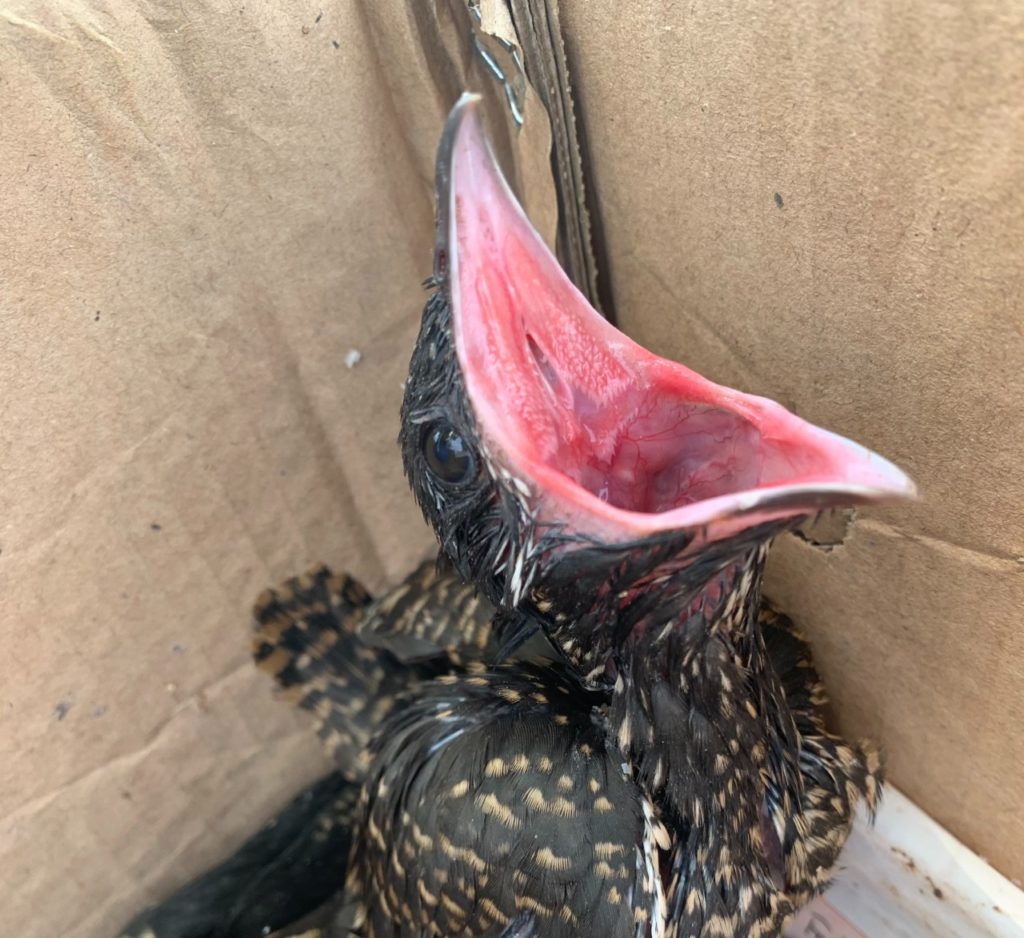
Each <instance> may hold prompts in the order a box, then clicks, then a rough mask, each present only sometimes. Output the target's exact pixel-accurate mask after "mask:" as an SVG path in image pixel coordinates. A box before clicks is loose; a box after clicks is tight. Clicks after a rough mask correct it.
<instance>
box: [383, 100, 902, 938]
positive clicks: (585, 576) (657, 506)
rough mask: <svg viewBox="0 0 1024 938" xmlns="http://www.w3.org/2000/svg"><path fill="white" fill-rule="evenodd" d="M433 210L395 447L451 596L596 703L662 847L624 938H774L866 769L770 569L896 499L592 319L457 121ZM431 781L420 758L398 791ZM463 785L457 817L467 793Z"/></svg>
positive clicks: (869, 783) (445, 140)
mask: <svg viewBox="0 0 1024 938" xmlns="http://www.w3.org/2000/svg"><path fill="white" fill-rule="evenodd" d="M437 191H438V225H437V242H436V245H435V267H434V283H435V285H436V286H437V288H438V289H437V291H436V292H435V294H434V296H433V297H432V298H431V299H430V300H429V301H428V303H427V305H426V309H425V311H424V315H423V319H422V322H421V328H420V333H419V336H418V339H417V342H416V345H415V349H414V353H413V358H412V362H411V364H410V372H409V379H408V381H407V383H406V392H405V399H404V402H403V411H402V422H401V434H400V444H401V449H402V454H403V461H404V465H405V470H406V474H407V476H408V478H409V480H410V482H411V485H412V489H413V493H414V495H415V497H416V500H417V502H418V503H419V505H420V507H421V509H422V511H423V514H424V516H425V518H426V520H427V522H428V523H429V525H430V526H431V527H432V528H433V530H434V531H435V533H436V535H437V538H438V541H439V544H440V548H441V551H442V552H443V553H444V554H445V555H446V557H447V558H448V559H449V561H450V562H451V563H452V564H453V565H454V567H455V569H456V570H457V571H458V573H459V575H460V576H461V577H462V578H463V579H464V580H465V581H466V582H470V583H475V584H476V585H477V586H478V587H479V588H480V590H481V592H482V593H483V594H484V595H485V596H486V597H487V598H488V599H489V600H490V601H491V602H492V603H494V605H495V606H496V608H498V609H499V610H500V611H504V613H505V614H504V615H503V614H502V612H499V616H498V618H497V619H496V625H497V626H498V627H499V632H504V633H506V635H505V640H507V633H508V631H509V629H510V628H511V630H512V632H513V634H514V632H515V630H516V629H517V628H522V629H524V630H527V631H537V630H539V631H541V632H542V633H543V634H544V635H545V637H546V638H547V639H548V640H549V641H550V642H551V644H552V646H553V647H554V648H555V649H556V650H557V651H558V652H559V653H560V655H561V656H562V658H563V660H564V661H565V663H566V664H567V665H568V666H569V667H570V668H571V670H572V672H573V673H574V674H576V675H577V676H578V677H577V678H576V680H578V681H579V683H580V686H581V687H582V688H583V689H584V690H585V691H586V692H587V693H589V694H593V695H596V698H595V699H596V701H598V702H597V703H595V705H594V708H593V716H594V719H596V720H598V721H599V722H600V723H601V725H602V729H603V730H604V732H605V748H604V752H605V753H606V756H607V759H608V760H609V762H612V761H618V760H620V759H621V764H622V765H624V766H625V767H626V769H625V771H626V775H627V777H628V780H629V781H630V783H631V786H632V787H631V790H632V791H633V792H634V793H635V797H637V798H639V801H640V804H641V806H642V807H643V809H644V812H645V813H647V812H650V813H651V814H652V816H653V824H654V825H655V830H656V831H657V832H658V834H657V836H654V837H653V838H651V839H650V840H649V841H646V842H645V843H646V844H647V845H648V846H649V845H650V844H653V845H654V846H653V847H651V848H650V849H651V852H650V853H649V855H647V856H646V857H645V863H646V864H647V866H648V867H649V868H653V869H654V871H655V873H656V875H654V876H653V877H652V879H653V881H654V886H655V889H654V890H653V892H652V893H650V894H648V893H647V892H645V891H644V890H643V889H640V890H639V891H637V889H634V890H633V891H632V892H629V891H628V890H622V889H620V888H618V886H617V885H616V884H614V883H609V884H608V886H607V888H608V891H609V894H610V895H609V896H608V897H606V898H607V899H608V901H609V903H610V904H613V905H614V904H622V905H624V906H629V905H632V910H631V911H632V913H633V916H634V921H635V922H637V923H638V924H637V928H638V931H637V932H636V933H637V934H664V935H672V936H683V935H685V936H709V938H710V936H713V935H736V936H757V935H770V934H777V933H778V931H779V930H780V928H781V927H782V923H783V922H784V921H785V920H786V918H787V917H788V916H789V915H791V914H792V912H793V911H794V910H795V909H796V908H797V907H798V906H799V905H800V904H802V903H803V902H805V901H806V900H807V898H808V897H809V896H811V895H813V894H815V893H817V892H818V891H820V890H821V888H823V886H824V885H825V884H827V882H828V879H829V875H830V872H831V870H832V868H833V866H834V863H835V860H836V857H837V856H838V852H839V849H840V848H841V846H842V844H843V842H844V841H845V839H846V836H847V834H848V831H849V828H850V823H851V819H852V815H853V812H854V809H855V806H856V803H857V802H858V801H860V800H864V801H865V802H866V803H867V805H868V807H869V809H871V808H872V807H873V806H874V805H875V803H876V802H877V798H878V794H879V785H880V780H881V765H880V759H879V756H878V753H877V751H876V750H874V749H873V748H872V747H871V746H869V745H861V746H850V745H847V744H846V743H845V742H843V741H842V740H840V739H837V738H836V737H835V736H832V735H830V734H828V733H827V731H826V729H825V724H824V719H823V716H822V710H821V706H822V703H823V699H822V690H821V686H820V681H819V680H818V678H817V676H816V674H815V673H814V670H813V667H812V666H811V665H810V662H809V651H808V649H807V646H806V643H805V642H804V641H803V639H802V638H801V636H800V635H799V633H798V631H797V630H796V629H795V628H793V627H792V624H791V623H790V622H789V621H788V620H787V619H786V618H785V617H783V616H781V615H779V614H778V613H776V612H775V611H774V610H772V609H771V607H768V606H766V605H765V604H764V602H763V600H762V590H761V585H762V580H763V571H764V564H765V560H766V557H767V553H768V547H769V545H770V544H771V542H772V541H773V540H774V539H775V538H776V537H777V536H778V535H780V534H782V533H783V532H785V531H787V530H790V529H792V528H794V527H795V526H797V525H798V524H800V523H802V522H803V521H805V520H806V519H807V518H808V517H809V516H813V515H815V514H817V513H819V512H821V511H824V510H828V509H833V508H840V507H848V506H858V505H867V504H886V503H893V502H899V501H902V500H909V499H913V498H915V497H916V488H915V486H914V484H913V482H912V481H911V480H910V478H909V477H908V476H907V475H906V474H905V473H904V472H903V471H901V470H900V469H899V468H898V467H896V466H895V465H893V464H892V463H891V462H889V461H887V460H885V459H884V458H882V457H881V456H879V455H877V454H876V453H873V452H871V451H869V450H867V449H865V448H864V447H862V446H860V445H858V444H856V443H854V442H852V441H850V440H848V439H845V438H843V437H840V436H838V435H836V434H834V433H831V432H829V431H826V430H824V429H822V428H819V427H816V426H814V425H813V424H810V423H809V422H807V421H805V420H802V419H800V418H799V417H797V416H796V415H794V414H792V413H790V412H789V411H788V410H786V409H785V408H783V407H781V406H780V405H778V404H776V403H774V402H772V401H769V400H767V399H765V398H762V397H757V396H754V395H750V394H745V393H742V392H740V391H737V390H735V389H732V388H726V387H723V386H720V385H716V384H714V383H712V382H711V381H709V380H707V379H705V378H703V377H702V376H700V375H699V374H697V373H696V372H693V371H691V370H690V369H688V368H686V367H685V366H683V365H680V364H678V363H675V362H671V361H668V360H666V359H664V358H661V357H659V356H657V355H655V354H654V353H652V352H650V351H648V350H646V349H644V348H642V347H641V346H639V345H637V344H636V343H635V342H632V341H631V340H630V339H629V338H627V337H626V336H625V335H623V334H622V333H621V332H619V331H618V330H617V329H615V327H614V326H612V325H611V324H610V323H609V322H608V321H607V320H605V319H604V318H602V317H601V316H600V315H598V314H597V313H596V311H595V310H594V309H593V308H592V307H591V306H590V304H589V303H588V302H587V301H586V299H585V298H584V297H583V295H582V294H581V293H580V292H579V291H578V290H577V289H576V287H575V286H574V285H573V284H572V283H571V281H570V280H569V278H568V277H567V276H566V275H565V273H564V272H563V271H562V270H561V268H560V267H559V265H558V263H557V259H556V258H555V257H554V256H553V254H552V253H551V251H550V250H549V249H548V247H547V245H546V244H545V243H544V241H543V239H542V238H541V237H540V235H539V234H538V233H537V231H536V230H535V229H534V228H533V226H532V225H531V224H530V222H529V219H528V218H527V216H526V214H525V212H524V211H523V209H522V207H521V206H520V205H519V203H518V201H517V200H516V198H515V196H514V194H513V193H512V190H511V188H510V187H509V185H508V183H507V182H506V180H505V178H504V176H503V175H502V173H501V171H500V168H499V167H498V165H497V162H496V161H495V159H494V157H493V154H492V153H491V151H490V148H489V146H488V143H487V140H486V135H485V133H484V130H483V126H482V122H481V119H480V114H479V108H478V105H477V103H476V101H475V99H474V98H473V97H472V96H466V97H463V98H462V99H461V100H460V102H459V103H458V104H457V105H456V107H455V109H454V110H453V112H452V114H451V116H450V118H449V122H448V125H447V127H446V130H445V133H444V135H443V137H442V143H441V147H440V150H439V162H438V174H437ZM581 699H582V697H581ZM459 739H460V742H464V737H459ZM485 742H486V740H485V739H481V740H479V741H477V742H476V743H475V745H483V744H485ZM440 758H442V757H441V755H439V753H438V752H433V751H429V752H424V753H421V759H422V764H420V765H419V767H418V769H417V771H422V772H428V771H430V767H431V766H432V765H433V764H434V763H436V762H437V760H439V759H440ZM530 764H531V766H532V765H533V762H532V760H531V763H530ZM453 771H454V770H453ZM463 778H467V776H463ZM468 780H469V785H470V787H469V790H468V792H467V797H469V796H472V797H473V798H474V799H475V798H476V797H477V794H479V792H482V791H485V787H483V786H484V785H485V782H484V779H483V778H481V777H480V776H479V775H473V776H472V777H468ZM367 791H369V792H370V799H371V807H370V814H369V816H371V817H372V816H374V815H373V810H374V802H375V800H381V801H382V802H383V803H384V804H385V805H386V806H387V808H388V809H390V810H392V811H397V812H403V811H407V810H409V804H408V803H407V802H406V801H405V800H403V796H402V795H400V794H396V793H395V792H394V790H393V789H391V788H390V787H389V788H388V790H387V792H386V793H385V795H383V796H379V795H375V794H374V792H373V790H372V789H365V788H364V794H366V793H367ZM396 799H397V801H396ZM627 802H629V799H628V798H627ZM474 803H475V801H474ZM527 807H529V805H528V803H527ZM518 818H519V819H520V820H521V821H522V827H521V828H520V829H521V830H527V831H528V830H530V829H531V828H532V827H533V826H534V823H535V822H534V821H530V820H529V812H528V811H525V810H524V809H523V808H522V807H521V806H520V809H519V814H518ZM596 820H597V817H596V814H595V813H594V812H593V811H591V812H590V813H589V814H588V815H587V821H588V823H594V822H596ZM540 826H541V827H543V828H544V829H545V830H546V827H545V825H543V824H541V825H540ZM662 831H665V832H667V837H663V836H662V833H661V832H662ZM566 841H568V838H566ZM666 841H667V843H666ZM430 859H431V861H433V859H434V857H433V856H431V858H430ZM529 872H530V874H531V875H534V876H538V877H540V878H543V877H544V875H545V874H544V872H543V871H542V870H539V869H538V868H537V867H536V865H534V866H533V867H531V869H530V871H529ZM602 872H603V869H602ZM513 873H514V871H513ZM588 876H590V877H595V878H598V879H600V878H601V874H600V873H599V872H598V871H597V868H596V865H595V867H593V868H591V869H590V872H589V874H588ZM383 881H384V880H383V879H382V880H381V881H380V883H383ZM588 882H589V880H588ZM380 883H379V884H378V887H379V885H380ZM645 883H646V880H644V879H643V878H642V877H640V876H638V877H637V878H636V880H635V884H636V885H637V886H638V887H639V886H642V885H644V884H645ZM520 899H521V897H520ZM644 903H649V904H648V905H646V906H644V905H643V904H644ZM516 907H517V908H518V906H516ZM507 911H508V909H506V914H507ZM558 914H559V912H558V910H548V911H547V912H543V913H542V918H543V920H542V921H541V922H540V931H541V934H552V935H558V934H562V933H565V934H571V933H572V930H571V929H569V930H565V931H564V932H563V931H560V930H559V926H558V925H557V924H556V919H557V915H558ZM641 922H642V923H643V924H642V925H641V924H640V923H641ZM607 933H609V934H617V932H607ZM629 933H632V932H623V934H629ZM402 934H403V935H404V934H412V932H402ZM424 934H425V932H424Z"/></svg>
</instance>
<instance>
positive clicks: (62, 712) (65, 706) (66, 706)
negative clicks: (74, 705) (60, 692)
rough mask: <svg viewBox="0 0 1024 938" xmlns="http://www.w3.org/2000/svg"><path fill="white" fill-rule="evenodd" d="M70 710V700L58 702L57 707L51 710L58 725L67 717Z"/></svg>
mask: <svg viewBox="0 0 1024 938" xmlns="http://www.w3.org/2000/svg"><path fill="white" fill-rule="evenodd" d="M70 709H71V701H70V700H60V701H58V702H57V706H55V707H54V708H53V715H54V716H55V717H56V718H57V722H58V723H59V722H60V721H61V720H63V719H64V717H66V716H67V715H68V711H69V710H70Z"/></svg>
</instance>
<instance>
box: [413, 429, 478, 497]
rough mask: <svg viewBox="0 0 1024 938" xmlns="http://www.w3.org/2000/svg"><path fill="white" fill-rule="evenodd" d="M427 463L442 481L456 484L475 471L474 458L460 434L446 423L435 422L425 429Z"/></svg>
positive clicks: (464, 480) (466, 478)
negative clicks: (435, 423)
mask: <svg viewBox="0 0 1024 938" xmlns="http://www.w3.org/2000/svg"><path fill="white" fill-rule="evenodd" d="M425 449H426V457H427V465H428V466H429V467H430V471H431V472H432V473H433V474H434V475H435V476H437V477H438V478H439V479H440V480H441V481H442V482H447V483H448V484H450V485H457V484H458V483H459V482H466V481H467V480H469V479H470V478H472V476H473V473H474V472H476V460H475V459H473V453H472V452H471V451H470V448H469V446H468V445H467V444H466V441H465V440H464V439H463V437H462V434H460V433H459V431H458V430H456V429H455V428H454V427H452V426H450V425H448V424H444V423H442V424H437V425H435V426H433V427H431V428H430V429H429V430H428V431H427V436H426V441H425Z"/></svg>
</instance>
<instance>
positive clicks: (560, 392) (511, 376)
mask: <svg viewBox="0 0 1024 938" xmlns="http://www.w3.org/2000/svg"><path fill="white" fill-rule="evenodd" d="M477 101H478V99H477V98H476V97H475V96H472V95H463V96H462V98H461V99H460V100H459V102H458V103H457V104H456V106H455V108H454V109H453V110H452V112H451V115H450V117H449V119H448V124H447V127H446V130H445V134H444V138H443V139H442V144H441V150H440V152H439V156H438V200H439V202H438V254H437V257H438V258H439V260H438V261H436V263H437V265H438V270H437V271H436V274H437V277H438V279H439V280H441V281H443V282H445V283H446V285H447V289H448V291H449V296H450V301H451V317H452V330H453V339H454V343H455V349H456V354H457V356H458V360H459V364H460V366H461V369H462V372H463V377H464V380H465V385H466V389H467V392H468V395H469V400H470V403H471V406H472V408H473V411H474V414H475V416H476V418H477V422H478V428H479V432H480V437H481V439H482V441H483V443H484V446H485V447H486V449H487V452H488V456H489V458H490V460H491V462H492V463H495V464H497V465H498V466H500V467H501V469H503V470H505V471H506V472H507V473H509V474H510V475H511V476H512V477H514V478H515V479H516V480H518V482H519V483H520V485H521V486H522V485H525V486H526V487H527V488H529V490H530V495H531V499H532V500H533V506H534V510H535V512H536V516H537V518H538V520H539V521H541V522H542V523H543V522H549V523H553V524H559V525H564V526H566V527H567V528H568V529H569V530H571V531H573V532H574V533H578V534H581V535H584V536H589V537H594V538H597V539H600V540H602V541H605V542H624V541H632V540H636V539H638V538H642V537H646V536H649V535H652V534H656V533H659V532H663V531H670V530H680V529H684V528H685V529H693V530H695V531H699V532H701V534H702V537H701V540H709V541H710V540H717V539H719V538H722V537H727V536H729V535H731V534H732V533H734V532H736V531H739V530H741V529H745V528H748V527H751V526H752V525H755V524H759V523H761V522H764V521H771V520H776V519H781V518H786V517H791V516H795V515H806V514H809V513H813V512H816V511H819V510H821V509H823V508H828V507H835V506H840V505H853V504H864V503H878V502H891V501H897V500H902V499H909V498H913V497H915V495H916V490H915V487H914V483H913V482H912V481H911V480H910V479H909V478H908V477H907V476H906V475H905V474H904V473H903V472H902V471H901V470H900V469H898V468H897V467H896V466H894V465H893V464H892V463H890V462H888V461H887V460H885V459H883V458H882V457H881V456H879V455H877V454H876V453H873V452H871V451H870V450H868V449H865V448H864V447H862V446H860V445H858V444H857V443H854V442H852V441H850V440H847V439H845V438H843V437H841V436H838V435H836V434H834V433H830V432H829V431H827V430H823V429H821V428H820V427H816V426H814V425H813V424H810V423H808V422H806V421H805V420H801V419H800V418H799V417H797V416H795V415H794V414H792V413H790V412H789V411H788V410H786V409H785V408H784V407H782V406H780V405H779V404H777V403H775V402H774V401H770V400H768V399H766V398H763V397H756V396H753V395H750V394H744V393H743V392H741V391H736V390H734V389H732V388H728V387H723V386H721V385H718V384H714V383H713V382H711V381H708V380H707V379H706V378H703V377H701V376H700V375H699V374H697V373H696V372H694V371H691V370H690V369H689V368H686V367H684V366H683V365H680V364H678V363H676V362H672V361H668V360H666V359H664V358H659V357H658V356H657V355H654V354H652V353H651V352H648V351H647V350H646V349H644V348H642V347H640V346H639V345H637V344H636V343H635V342H633V341H631V340H630V339H629V338H627V337H626V336H625V335H623V334H622V333H621V332H619V331H618V330H617V329H616V328H615V327H614V326H612V325H611V324H610V323H608V322H607V321H606V320H605V319H603V318H602V317H601V316H600V315H599V314H598V313H597V312H596V311H595V310H594V309H593V307H591V305H590V304H589V303H588V302H587V300H586V299H585V297H584V296H583V295H582V294H581V293H580V292H579V291H578V290H577V289H576V287H575V286H574V285H573V284H572V282H571V281H570V280H569V278H568V277H567V276H566V275H565V273H564V272H563V271H562V269H561V267H560V266H559V264H558V261H557V259H556V258H555V257H554V255H553V254H552V253H551V251H550V250H549V249H548V247H547V245H546V244H545V243H544V242H543V240H542V239H541V237H540V236H539V235H538V233H537V232H536V231H535V230H534V228H533V227H532V226H531V224H530V222H529V219H527V217H526V215H525V213H524V212H523V209H522V208H521V206H520V205H519V203H518V202H517V200H516V198H515V196H514V195H513V194H512V191H511V190H510V188H509V186H508V184H507V182H506V181H505V179H504V177H503V176H502V173H501V170H500V169H499V168H498V166H497V163H496V162H495V160H494V157H493V155H492V153H491V151H490V148H489V146H488V143H487V140H486V138H485V136H484V133H483V130H482V127H481V124H480V119H479V116H478V113H477Z"/></svg>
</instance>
